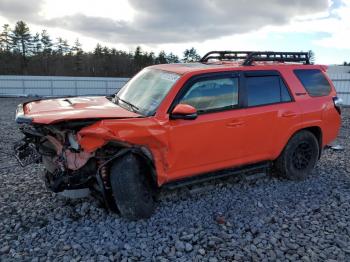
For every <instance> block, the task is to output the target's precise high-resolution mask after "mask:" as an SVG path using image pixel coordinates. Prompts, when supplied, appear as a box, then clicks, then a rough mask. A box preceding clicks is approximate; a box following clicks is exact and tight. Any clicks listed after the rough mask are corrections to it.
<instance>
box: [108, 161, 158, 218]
mask: <svg viewBox="0 0 350 262" xmlns="http://www.w3.org/2000/svg"><path fill="white" fill-rule="evenodd" d="M147 170H148V168H146V167H144V166H142V162H141V161H140V160H139V159H138V158H137V157H136V156H134V155H133V154H127V155H125V156H123V157H121V158H119V159H118V160H117V161H115V162H114V163H113V164H112V167H111V173H110V181H111V187H112V193H113V198H114V200H115V202H116V205H117V207H118V209H119V211H120V213H121V215H122V216H123V217H125V218H128V219H132V220H136V219H142V218H149V217H150V216H151V215H152V214H153V211H154V209H155V201H154V191H155V190H154V188H153V186H152V183H151V178H150V174H147V172H145V171H147Z"/></svg>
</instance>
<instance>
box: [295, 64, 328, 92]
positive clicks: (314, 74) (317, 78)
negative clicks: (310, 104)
mask: <svg viewBox="0 0 350 262" xmlns="http://www.w3.org/2000/svg"><path fill="white" fill-rule="evenodd" d="M294 73H295V75H296V76H297V77H298V78H299V80H300V82H301V83H302V84H303V86H304V88H305V89H306V91H307V92H308V93H309V95H310V96H326V95H328V94H329V93H330V92H331V86H330V84H329V82H328V81H327V79H326V78H325V76H324V75H323V74H322V72H321V70H318V69H298V70H294Z"/></svg>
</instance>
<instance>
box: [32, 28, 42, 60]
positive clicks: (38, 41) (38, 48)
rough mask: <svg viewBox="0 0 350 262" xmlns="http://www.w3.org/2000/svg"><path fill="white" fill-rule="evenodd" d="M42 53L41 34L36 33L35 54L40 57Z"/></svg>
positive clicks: (34, 37) (34, 40) (34, 38)
mask: <svg viewBox="0 0 350 262" xmlns="http://www.w3.org/2000/svg"><path fill="white" fill-rule="evenodd" d="M41 52H42V42H41V39H40V34H39V33H36V34H35V35H34V36H33V54H34V55H38V54H40V53H41Z"/></svg>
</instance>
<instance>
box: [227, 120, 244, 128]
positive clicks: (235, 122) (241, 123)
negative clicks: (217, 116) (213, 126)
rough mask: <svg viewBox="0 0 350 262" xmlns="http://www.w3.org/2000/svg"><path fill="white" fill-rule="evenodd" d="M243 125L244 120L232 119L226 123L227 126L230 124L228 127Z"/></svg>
mask: <svg viewBox="0 0 350 262" xmlns="http://www.w3.org/2000/svg"><path fill="white" fill-rule="evenodd" d="M243 125H244V122H243V121H239V120H236V121H231V122H229V123H227V124H226V126H228V127H239V126H243Z"/></svg>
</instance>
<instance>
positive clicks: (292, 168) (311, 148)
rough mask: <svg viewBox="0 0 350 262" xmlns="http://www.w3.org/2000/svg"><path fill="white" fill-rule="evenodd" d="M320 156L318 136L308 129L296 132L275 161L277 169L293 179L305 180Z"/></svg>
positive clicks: (284, 175)
mask: <svg viewBox="0 0 350 262" xmlns="http://www.w3.org/2000/svg"><path fill="white" fill-rule="evenodd" d="M318 156H319V144H318V141H317V139H316V137H315V136H314V135H313V134H312V133H311V132H310V131H307V130H303V131H300V132H298V133H296V134H295V135H294V136H293V137H292V138H291V139H290V140H289V142H288V144H287V145H286V147H285V148H284V150H283V152H282V154H281V155H280V156H279V157H278V159H277V160H276V161H275V170H276V171H277V173H279V174H281V175H282V176H283V177H285V178H288V179H291V180H303V179H305V178H306V177H307V175H308V174H309V173H310V172H311V171H312V169H313V168H314V166H315V164H316V162H317V159H318Z"/></svg>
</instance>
